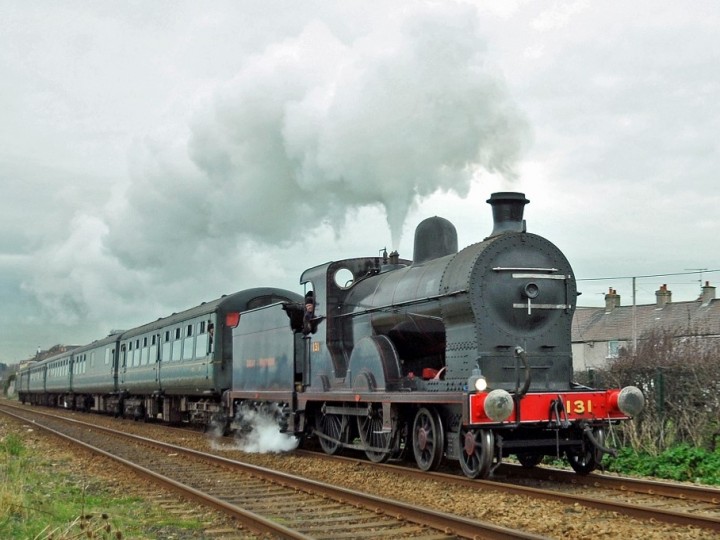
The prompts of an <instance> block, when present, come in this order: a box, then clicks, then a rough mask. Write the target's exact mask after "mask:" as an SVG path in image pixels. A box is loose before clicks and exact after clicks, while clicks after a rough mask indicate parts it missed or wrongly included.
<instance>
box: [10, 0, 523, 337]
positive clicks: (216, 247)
mask: <svg viewBox="0 0 720 540" xmlns="http://www.w3.org/2000/svg"><path fill="white" fill-rule="evenodd" d="M344 9H349V8H340V7H338V8H337V9H331V10H327V12H325V13H321V14H318V13H307V14H305V18H304V19H303V14H302V13H298V16H299V19H298V20H297V21H296V22H294V23H293V26H292V28H293V29H292V30H291V31H285V32H281V31H280V30H279V29H275V31H274V32H269V33H268V34H267V37H266V38H264V39H266V42H265V43H263V44H262V45H260V46H257V47H255V48H253V49H252V51H251V52H248V51H245V52H240V53H239V54H242V60H241V61H238V63H237V64H236V65H238V66H240V68H239V69H238V70H237V71H236V72H235V73H234V74H231V75H230V76H229V77H228V78H227V79H226V80H223V81H213V82H212V84H209V85H208V86H206V87H203V88H202V92H198V94H197V95H193V96H186V97H185V98H184V99H185V100H186V101H188V102H192V105H191V106H190V107H189V109H190V111H191V112H190V114H189V118H188V119H185V120H182V119H181V120H177V121H178V122H180V123H181V126H180V129H173V130H172V133H169V132H168V131H158V132H156V133H150V134H147V135H141V136H139V137H138V138H137V139H136V142H135V144H134V145H133V146H132V147H131V148H130V149H129V152H128V153H129V155H130V164H129V171H130V173H129V178H128V180H127V183H126V184H125V185H118V186H116V188H115V189H114V191H113V194H112V198H111V200H109V201H108V202H107V204H106V205H97V206H96V207H95V208H93V209H92V211H88V212H86V213H80V214H79V215H77V216H76V218H75V219H74V220H73V221H72V222H70V223H68V226H67V228H59V229H58V231H57V235H56V237H55V238H54V239H53V240H52V241H50V240H49V241H48V243H49V245H45V246H43V248H42V249H41V250H39V251H38V253H37V254H36V258H35V262H34V264H33V265H32V272H31V273H29V274H28V276H27V277H26V279H25V281H24V283H23V289H24V290H25V291H27V292H28V293H29V294H30V295H32V296H33V297H34V298H35V299H37V301H38V302H39V303H40V304H41V305H42V306H43V308H44V310H45V313H44V315H45V316H46V317H47V318H50V319H53V320H56V321H61V322H60V324H77V325H82V324H86V325H92V327H94V328H100V327H104V326H110V325H117V324H125V325H130V324H134V323H135V322H136V321H137V320H141V319H142V317H144V315H145V314H146V313H147V312H148V311H150V312H153V313H161V312H163V310H166V309H168V308H169V309H175V308H177V307H178V306H182V305H184V303H185V302H186V301H187V300H188V298H187V292H188V290H191V291H192V294H193V299H197V300H198V301H199V300H201V299H203V298H207V297H213V296H214V295H215V294H216V293H219V292H221V291H224V290H232V289H233V288H234V287H235V286H236V283H237V279H238V277H240V278H242V279H243V280H244V282H246V283H253V284H259V283H265V282H267V280H268V279H269V280H273V281H274V282H278V281H279V280H281V279H282V278H283V276H287V275H293V274H294V273H295V272H296V271H297V265H296V262H297V259H298V255H301V254H305V253H307V251H308V249H309V248H310V247H311V246H315V245H317V244H316V241H317V240H318V239H320V240H322V241H323V242H325V241H326V242H325V243H326V244H328V245H329V247H330V248H333V249H336V250H337V251H340V249H341V247H340V246H337V244H336V243H333V242H332V239H333V235H335V238H336V239H337V238H339V235H340V234H342V235H343V236H345V235H346V234H347V233H348V232H355V231H357V230H358V229H359V228H360V227H361V226H362V227H363V230H364V231H366V234H365V238H367V237H372V236H373V235H377V236H382V237H383V238H384V237H386V233H385V232H381V233H377V230H378V228H380V227H383V226H384V224H383V223H382V222H381V221H380V220H381V219H382V217H381V216H377V214H376V213H377V212H378V210H379V211H380V212H384V214H385V217H386V219H387V227H388V228H389V230H390V235H391V244H392V249H394V250H397V249H398V248H399V243H400V239H401V235H402V232H403V226H404V223H405V220H406V216H407V215H408V212H409V211H411V210H412V209H413V207H414V206H415V205H417V204H418V203H419V202H420V201H422V200H423V199H425V198H427V197H429V196H431V195H433V194H435V193H438V192H445V193H448V192H450V193H454V194H457V195H459V196H461V197H464V196H466V195H467V194H468V193H469V191H470V188H471V185H473V182H476V181H477V179H478V176H479V175H480V174H481V173H483V174H484V173H485V172H489V173H495V174H498V175H502V176H504V177H506V178H513V177H514V175H515V172H514V171H515V166H516V164H517V163H518V162H519V160H520V158H521V156H522V155H523V152H524V150H525V148H526V147H527V145H528V142H529V138H530V136H529V128H528V123H527V121H526V119H525V117H524V115H523V114H522V113H521V112H520V111H518V110H517V108H516V106H515V104H514V103H513V101H512V100H511V98H510V96H509V93H508V91H507V89H506V85H505V83H504V81H503V79H502V77H501V75H500V74H499V73H500V72H499V70H498V69H497V67H496V66H493V65H492V62H491V60H492V59H491V56H490V55H489V54H488V53H487V50H486V45H485V39H484V38H483V36H482V32H481V24H480V22H479V19H478V18H479V13H478V11H477V9H476V8H475V7H473V6H469V5H461V4H455V3H437V4H421V3H417V4H406V5H402V6H401V7H400V6H392V5H390V6H386V7H385V9H384V10H383V15H382V17H381V18H379V19H377V18H373V17H372V16H371V15H368V16H366V17H361V18H360V19H361V20H357V18H354V17H350V18H349V17H348V16H343V14H344V15H347V13H344V11H343V10H344ZM351 13H352V12H351ZM348 20H353V28H352V30H350V29H349V28H348V25H347V21H348ZM365 213H369V214H371V215H372V217H373V223H372V225H371V227H372V229H371V230H370V228H368V222H367V221H366V220H364V217H365ZM378 217H379V218H380V219H378ZM349 222H352V223H357V224H358V225H356V226H354V227H353V228H352V229H351V228H350V227H346V228H345V230H343V226H344V225H345V224H346V223H349ZM376 222H377V223H376ZM60 230H62V233H61V234H60ZM351 241H352V240H351ZM384 243H385V240H383V244H384ZM345 244H346V245H347V241H346V242H345ZM377 247H379V246H375V245H374V246H373V248H374V249H376V248H377ZM328 251H329V250H328ZM78 253H82V254H83V257H82V260H83V263H82V265H80V266H78V258H77V257H78ZM248 253H253V254H254V255H253V257H248V256H247V254H248ZM331 256H336V255H335V254H334V253H333V254H332V255H331ZM289 261H292V264H291V263H290V262H289ZM305 262H308V263H309V262H310V261H305ZM197 276H203V277H202V279H197ZM283 285H284V286H286V287H287V286H290V283H289V282H285V283H283ZM160 298H162V299H163V300H162V301H161V300H159V299H160ZM152 302H155V304H154V305H153V304H152ZM124 321H126V322H124Z"/></svg>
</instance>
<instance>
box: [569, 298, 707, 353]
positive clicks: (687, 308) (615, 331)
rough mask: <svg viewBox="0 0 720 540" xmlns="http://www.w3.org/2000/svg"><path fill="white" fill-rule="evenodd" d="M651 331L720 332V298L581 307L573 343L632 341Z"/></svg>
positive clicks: (574, 320)
mask: <svg viewBox="0 0 720 540" xmlns="http://www.w3.org/2000/svg"><path fill="white" fill-rule="evenodd" d="M633 320H634V325H635V336H636V337H642V335H643V334H646V333H648V332H649V331H651V330H672V331H673V332H676V333H677V334H678V335H687V334H695V335H698V334H699V335H704V336H711V335H712V336H718V335H720V299H713V300H710V301H709V302H707V303H705V304H703V303H702V302H701V301H700V300H695V301H692V302H670V303H668V304H665V305H664V306H658V305H656V304H650V305H640V306H635V307H633V306H618V307H615V308H613V309H612V310H610V311H608V310H606V308H604V307H602V308H590V307H578V308H577V310H576V311H575V316H574V318H573V327H572V340H573V342H587V341H612V340H618V341H621V340H631V339H632V338H633Z"/></svg>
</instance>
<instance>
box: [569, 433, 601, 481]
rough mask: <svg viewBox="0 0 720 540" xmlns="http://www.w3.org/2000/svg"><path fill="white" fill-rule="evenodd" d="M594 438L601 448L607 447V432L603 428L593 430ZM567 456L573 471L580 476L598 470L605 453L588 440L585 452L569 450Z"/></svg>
mask: <svg viewBox="0 0 720 540" xmlns="http://www.w3.org/2000/svg"><path fill="white" fill-rule="evenodd" d="M593 436H594V437H595V440H596V441H597V442H598V443H599V444H600V445H601V446H604V445H605V430H604V429H603V428H595V429H594V430H593ZM566 455H567V459H568V463H570V466H571V467H572V468H573V470H574V471H575V472H576V473H578V474H582V475H586V474H590V473H591V472H593V471H594V470H595V469H597V467H598V465H600V461H601V460H602V456H603V453H602V451H601V450H598V449H597V448H595V445H593V444H592V443H591V442H590V441H588V440H587V439H586V440H585V450H583V449H579V450H575V449H568V450H567V451H566Z"/></svg>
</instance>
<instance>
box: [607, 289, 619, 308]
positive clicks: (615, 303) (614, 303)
mask: <svg viewBox="0 0 720 540" xmlns="http://www.w3.org/2000/svg"><path fill="white" fill-rule="evenodd" d="M616 307H620V295H619V294H618V293H617V291H616V290H615V289H613V288H612V287H610V288H609V289H608V293H607V294H606V295H605V313H610V312H611V311H612V310H613V309H615V308H616Z"/></svg>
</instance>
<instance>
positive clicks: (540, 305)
mask: <svg viewBox="0 0 720 540" xmlns="http://www.w3.org/2000/svg"><path fill="white" fill-rule="evenodd" d="M488 202H489V203H490V205H491V206H492V208H493V216H494V229H493V231H492V233H491V234H490V235H489V236H488V237H487V238H485V239H484V240H483V241H482V242H480V243H477V244H474V245H472V246H469V247H467V248H465V249H463V250H462V251H458V248H457V236H456V232H455V228H454V227H453V225H452V224H451V223H450V222H448V221H447V220H445V219H442V218H437V217H435V218H430V219H428V220H425V221H424V222H422V223H421V224H420V225H419V226H418V228H417V231H416V236H415V245H414V250H415V252H414V259H413V260H412V261H409V260H403V259H399V258H398V257H397V255H396V254H393V255H392V256H390V257H389V258H386V257H383V258H382V259H381V258H373V257H371V258H357V259H346V260H341V261H334V262H330V263H327V264H323V265H321V266H317V267H315V268H311V269H309V270H307V271H305V272H304V273H303V275H302V277H301V279H300V282H301V284H303V285H304V286H305V287H306V290H307V291H308V292H307V293H306V304H305V305H304V306H297V305H296V304H291V303H286V304H279V305H272V306H266V307H262V308H259V309H258V310H255V311H251V312H247V313H243V314H242V315H241V318H240V321H239V324H238V326H237V328H236V329H235V331H234V333H233V340H234V343H233V356H234V366H233V382H232V389H231V390H228V391H227V392H226V393H225V395H224V403H225V406H226V409H227V410H228V411H229V412H230V413H231V414H235V413H237V412H238V411H240V412H241V414H242V409H243V407H246V406H247V405H248V403H258V402H271V403H282V404H283V405H284V408H285V411H286V413H287V414H286V418H287V430H288V431H289V432H292V433H296V434H298V435H308V434H312V435H314V436H316V437H318V439H319V442H320V444H321V446H322V448H323V449H324V451H325V452H327V453H329V454H334V453H336V452H338V451H340V450H341V449H343V448H346V447H354V448H359V449H361V450H363V451H364V452H365V453H366V454H367V456H368V458H369V459H371V460H372V461H376V462H381V461H385V460H388V459H393V458H397V457H400V456H402V455H403V454H404V453H405V452H406V451H408V453H409V449H410V448H412V453H413V454H414V457H415V461H416V462H417V465H418V466H419V467H420V468H421V469H423V470H431V469H435V468H437V467H438V466H439V465H440V463H441V462H442V460H443V459H449V460H458V461H459V462H460V466H461V467H462V470H463V471H464V473H465V474H466V475H467V476H469V477H471V478H477V477H486V476H487V475H488V474H489V473H490V472H491V470H492V468H493V466H494V464H497V463H499V462H500V460H501V459H502V458H503V457H504V456H506V455H509V454H515V455H516V456H517V457H518V458H519V460H520V461H521V462H522V463H523V464H524V465H526V466H533V465H535V464H537V463H539V462H540V460H541V459H542V458H543V457H544V456H545V455H557V454H564V455H565V456H567V458H568V460H569V463H570V465H571V466H572V467H573V468H574V469H575V470H576V471H577V472H578V473H581V474H586V473H589V472H590V471H592V470H593V469H595V468H596V466H597V465H598V464H599V462H600V459H601V457H602V454H603V453H604V452H606V451H608V449H607V448H605V446H604V439H605V429H606V428H607V427H608V425H609V424H610V423H611V422H616V421H618V420H625V419H628V418H629V417H630V416H633V415H635V414H637V413H638V412H639V411H640V410H641V409H642V406H643V397H642V394H641V393H640V391H639V390H638V389H637V388H634V387H627V388H624V389H622V390H592V389H590V388H587V387H583V386H579V385H577V384H574V383H573V382H572V377H573V370H572V351H571V339H570V329H571V322H572V317H573V312H574V309H575V299H576V297H577V289H576V283H575V278H574V276H573V273H572V270H571V268H570V265H569V263H568V261H567V259H566V258H565V257H564V255H563V254H562V252H561V251H560V250H559V249H558V248H557V247H555V246H554V245H553V244H552V243H550V242H548V241H547V240H545V239H544V238H542V237H540V236H537V235H533V234H530V233H527V232H526V230H525V222H524V220H523V209H524V205H525V204H526V203H527V202H528V200H527V199H526V198H525V196H524V195H523V194H521V193H495V194H493V195H492V196H491V198H490V199H489V200H488ZM287 317H289V318H290V321H291V326H292V328H293V330H294V336H295V339H294V340H291V339H290V338H289V336H288V335H287V332H286V328H285V327H286V326H287V321H286V319H287Z"/></svg>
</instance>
